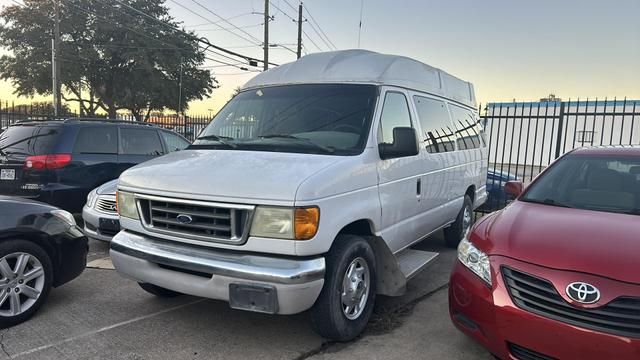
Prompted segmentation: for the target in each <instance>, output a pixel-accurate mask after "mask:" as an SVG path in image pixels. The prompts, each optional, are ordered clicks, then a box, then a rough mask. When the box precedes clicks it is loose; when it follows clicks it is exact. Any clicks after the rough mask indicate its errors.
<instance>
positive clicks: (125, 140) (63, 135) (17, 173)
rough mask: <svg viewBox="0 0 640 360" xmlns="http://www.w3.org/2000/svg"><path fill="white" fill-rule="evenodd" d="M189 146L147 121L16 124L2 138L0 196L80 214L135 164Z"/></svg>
mask: <svg viewBox="0 0 640 360" xmlns="http://www.w3.org/2000/svg"><path fill="white" fill-rule="evenodd" d="M188 145H189V142H188V141H187V140H186V139H185V138H183V137H182V136H180V135H178V134H176V133H174V132H172V131H168V130H165V129H161V128H158V127H156V126H153V125H150V124H146V123H135V122H128V121H116V120H100V119H67V120H51V121H29V122H21V123H17V124H14V125H11V126H9V127H8V128H7V129H6V130H5V131H4V132H2V133H1V134H0V195H14V196H21V197H26V198H31V199H37V200H40V201H43V202H46V203H49V204H52V205H55V206H58V207H60V208H63V209H65V210H67V211H70V212H73V213H78V212H80V211H81V210H82V205H83V204H84V202H85V201H86V196H87V194H88V193H89V192H90V191H91V190H92V189H94V188H95V187H97V186H99V185H102V184H104V183H105V182H107V181H109V180H112V179H115V178H117V177H118V176H120V174H121V173H122V172H123V171H124V170H126V169H128V168H130V167H131V166H133V165H136V164H139V163H141V162H144V161H146V160H149V159H151V158H153V157H156V156H160V155H164V154H167V153H170V152H173V151H177V150H182V149H184V148H186V147H187V146H188Z"/></svg>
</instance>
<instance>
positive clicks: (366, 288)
mask: <svg viewBox="0 0 640 360" xmlns="http://www.w3.org/2000/svg"><path fill="white" fill-rule="evenodd" d="M325 260H326V264H327V270H326V275H325V283H324V287H323V288H322V292H320V296H319V297H318V300H316V303H315V305H314V306H313V309H312V311H311V317H312V324H313V327H314V330H315V331H316V332H317V333H318V334H319V335H320V336H322V337H324V338H327V339H330V340H334V341H349V340H352V339H354V338H355V337H356V336H358V335H359V334H360V333H361V332H362V331H363V330H364V328H365V326H366V325H367V322H368V321H369V318H370V317H371V313H372V312H373V305H374V302H375V296H376V262H375V255H374V253H373V249H372V248H371V245H369V243H368V242H367V241H366V240H365V239H363V238H361V237H359V236H355V235H339V236H338V237H337V238H336V240H335V243H334V245H333V247H332V248H331V250H330V251H329V253H328V254H327V256H326V258H325Z"/></svg>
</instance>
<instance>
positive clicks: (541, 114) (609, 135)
mask: <svg viewBox="0 0 640 360" xmlns="http://www.w3.org/2000/svg"><path fill="white" fill-rule="evenodd" d="M542 100H543V101H540V102H520V103H515V102H511V103H490V104H488V105H487V107H486V109H485V111H486V116H485V117H484V119H485V121H484V126H485V132H486V134H487V136H486V137H487V139H488V141H489V151H490V153H489V162H491V163H497V164H520V165H536V166H542V167H544V166H546V165H548V164H549V163H550V162H551V161H553V160H554V159H555V158H556V155H557V154H564V153H565V152H567V151H569V150H572V149H574V148H578V147H583V146H594V145H620V144H622V145H629V144H634V145H638V144H640V100H597V101H556V100H557V99H555V98H554V99H542ZM547 100H551V101H547ZM560 127H562V130H561V132H559V130H560Z"/></svg>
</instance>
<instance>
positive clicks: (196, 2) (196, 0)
mask: <svg viewBox="0 0 640 360" xmlns="http://www.w3.org/2000/svg"><path fill="white" fill-rule="evenodd" d="M171 1H172V2H174V3H176V4H177V2H176V1H175V0H171ZM191 1H192V2H193V3H195V4H196V5H198V6H200V7H201V8H202V9H203V10H205V11H207V12H208V13H211V14H213V15H214V16H215V17H217V18H219V19H220V20H221V21H223V22H225V23H227V24H229V25H231V26H232V27H234V28H235V29H237V30H239V31H240V32H242V33H244V34H246V35H247V36H249V37H250V38H252V39H254V40H255V41H257V42H258V43H260V39H258V38H257V37H255V36H253V35H251V34H249V33H248V32H246V31H244V30H242V29H241V28H239V27H237V26H236V25H235V24H233V23H232V22H230V21H229V20H227V19H225V18H223V17H222V16H220V15H218V14H216V13H215V12H213V11H211V9H209V8H207V7H206V6H204V5H202V4H201V3H199V2H198V0H191ZM216 25H217V24H216ZM218 26H219V25H218ZM228 32H230V33H232V34H235V33H234V32H232V31H228ZM236 36H237V34H236Z"/></svg>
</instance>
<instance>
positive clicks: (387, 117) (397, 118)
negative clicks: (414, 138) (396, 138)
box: [378, 92, 411, 144]
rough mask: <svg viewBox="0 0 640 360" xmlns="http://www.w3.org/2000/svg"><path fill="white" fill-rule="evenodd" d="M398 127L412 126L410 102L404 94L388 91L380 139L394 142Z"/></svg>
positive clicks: (381, 122) (382, 141) (380, 140)
mask: <svg viewBox="0 0 640 360" xmlns="http://www.w3.org/2000/svg"><path fill="white" fill-rule="evenodd" d="M397 127H411V116H410V115H409V104H408V103H407V98H406V97H405V96H404V94H401V93H397V92H387V94H386V95H385V97H384V105H382V116H381V117H380V130H379V131H380V133H379V134H378V141H379V142H381V143H386V144H393V129H394V128H397Z"/></svg>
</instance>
